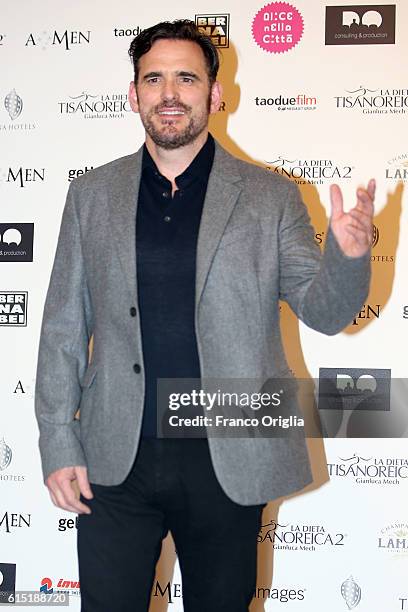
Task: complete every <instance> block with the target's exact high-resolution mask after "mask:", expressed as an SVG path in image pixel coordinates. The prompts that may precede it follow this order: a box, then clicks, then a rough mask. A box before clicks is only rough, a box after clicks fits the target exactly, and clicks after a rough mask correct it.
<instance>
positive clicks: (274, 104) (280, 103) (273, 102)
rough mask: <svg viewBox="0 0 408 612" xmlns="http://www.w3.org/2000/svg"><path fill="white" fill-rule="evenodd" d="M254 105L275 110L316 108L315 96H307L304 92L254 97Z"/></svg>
mask: <svg viewBox="0 0 408 612" xmlns="http://www.w3.org/2000/svg"><path fill="white" fill-rule="evenodd" d="M254 101H255V106H261V107H263V108H264V109H266V108H267V109H268V110H276V111H285V110H290V111H306V110H308V111H310V110H316V109H317V97H316V96H309V95H308V94H305V93H298V94H289V95H288V94H279V95H277V96H272V97H270V98H261V97H260V96H256V97H255V98H254Z"/></svg>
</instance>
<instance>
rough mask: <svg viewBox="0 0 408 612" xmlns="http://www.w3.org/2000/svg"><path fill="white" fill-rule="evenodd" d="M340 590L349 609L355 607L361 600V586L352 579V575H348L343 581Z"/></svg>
mask: <svg viewBox="0 0 408 612" xmlns="http://www.w3.org/2000/svg"><path fill="white" fill-rule="evenodd" d="M340 592H341V596H342V597H343V599H344V601H345V603H346V604H347V607H348V609H349V610H354V608H357V606H358V604H359V603H360V601H361V588H360V587H359V585H358V584H357V582H356V581H355V580H354V578H353V576H350V577H349V578H347V580H345V581H344V582H343V584H342V585H341V589H340Z"/></svg>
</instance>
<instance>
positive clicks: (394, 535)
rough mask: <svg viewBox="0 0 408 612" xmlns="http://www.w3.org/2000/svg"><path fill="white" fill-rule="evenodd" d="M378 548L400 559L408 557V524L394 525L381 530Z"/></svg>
mask: <svg viewBox="0 0 408 612" xmlns="http://www.w3.org/2000/svg"><path fill="white" fill-rule="evenodd" d="M378 548H379V549H381V550H384V551H387V552H389V553H393V554H394V556H398V557H401V556H406V555H408V524H407V523H394V524H392V525H388V526H387V527H384V529H381V532H380V535H379V537H378Z"/></svg>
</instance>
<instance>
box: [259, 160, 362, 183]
mask: <svg viewBox="0 0 408 612" xmlns="http://www.w3.org/2000/svg"><path fill="white" fill-rule="evenodd" d="M266 168H267V170H271V171H272V172H276V173H277V174H281V175H282V176H286V177H287V178H289V179H291V180H293V181H294V182H295V183H297V184H298V185H307V184H309V185H323V184H324V183H326V182H331V181H333V180H338V179H350V178H352V176H353V170H354V166H350V165H347V164H339V163H338V162H336V161H335V160H333V159H305V158H303V159H287V158H286V157H284V156H282V155H279V156H278V157H276V158H274V159H272V160H271V161H267V162H266Z"/></svg>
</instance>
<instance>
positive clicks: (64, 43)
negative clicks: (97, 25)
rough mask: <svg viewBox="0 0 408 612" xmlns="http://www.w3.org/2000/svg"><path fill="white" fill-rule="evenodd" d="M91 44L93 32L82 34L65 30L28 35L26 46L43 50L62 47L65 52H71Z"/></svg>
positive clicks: (77, 31)
mask: <svg viewBox="0 0 408 612" xmlns="http://www.w3.org/2000/svg"><path fill="white" fill-rule="evenodd" d="M90 42H91V32H90V31H89V30H86V31H84V32H82V31H81V30H65V31H60V32H58V31H57V30H54V31H53V32H48V31H45V30H44V31H43V32H40V33H39V34H36V33H34V34H33V33H32V32H30V34H28V36H27V39H26V42H25V46H26V47H39V48H41V49H43V50H45V49H47V48H48V47H55V46H57V47H61V48H63V49H65V51H70V50H71V49H72V48H73V47H78V46H80V45H84V44H85V45H89V43H90Z"/></svg>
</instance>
